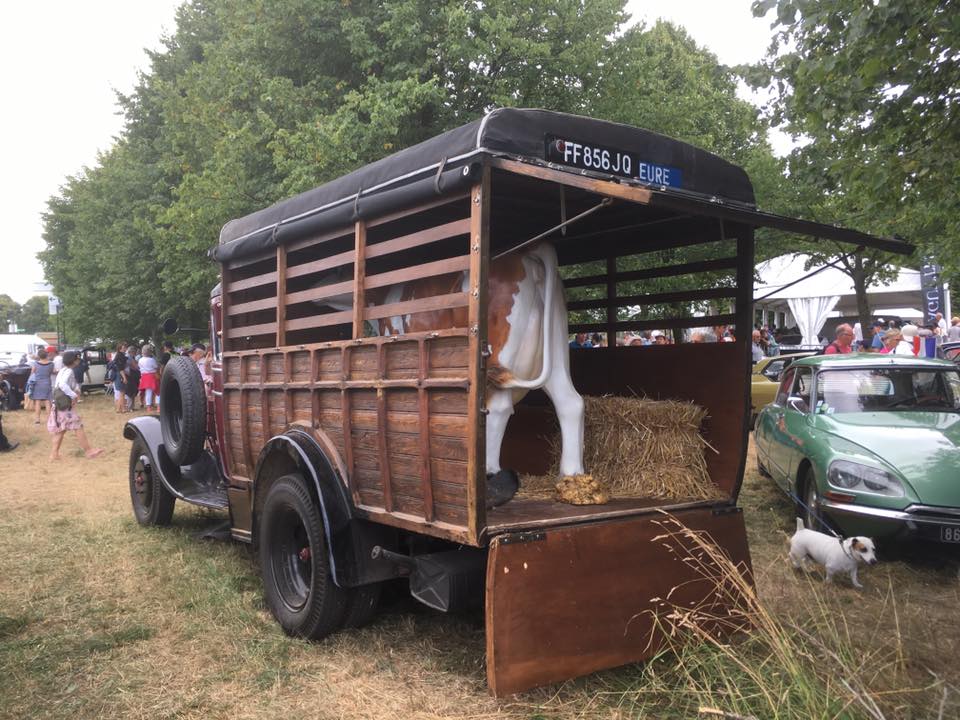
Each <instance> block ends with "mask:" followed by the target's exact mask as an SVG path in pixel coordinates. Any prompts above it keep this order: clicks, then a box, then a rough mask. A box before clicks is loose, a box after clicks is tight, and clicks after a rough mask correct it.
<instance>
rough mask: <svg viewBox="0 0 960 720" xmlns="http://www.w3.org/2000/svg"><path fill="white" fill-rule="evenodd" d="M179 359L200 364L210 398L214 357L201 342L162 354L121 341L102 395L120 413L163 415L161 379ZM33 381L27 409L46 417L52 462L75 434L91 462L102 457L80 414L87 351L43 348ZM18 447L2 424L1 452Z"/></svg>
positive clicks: (34, 361)
mask: <svg viewBox="0 0 960 720" xmlns="http://www.w3.org/2000/svg"><path fill="white" fill-rule="evenodd" d="M175 354H179V355H184V356H187V357H190V358H191V359H193V361H194V362H196V363H197V367H198V369H199V370H200V375H201V377H202V378H203V382H204V387H205V388H206V391H207V395H208V397H209V396H210V391H211V388H212V384H213V377H212V374H211V362H212V352H211V351H209V350H207V347H206V346H205V345H204V344H203V343H195V344H194V345H192V346H190V347H188V348H179V349H177V348H174V345H173V343H172V342H170V341H165V342H164V343H163V344H162V346H161V348H160V352H159V353H157V352H156V351H155V349H154V346H153V345H152V344H150V343H145V344H143V345H141V346H140V347H137V346H135V345H131V344H130V343H126V342H119V343H117V345H116V349H115V351H114V352H111V353H110V354H109V355H108V358H107V367H106V376H105V383H104V386H105V387H104V390H105V392H106V393H107V394H110V395H112V396H113V400H114V411H115V412H116V413H120V414H122V413H130V412H134V411H136V410H137V401H138V400H139V403H140V405H139V407H140V409H141V410H145V411H146V412H148V413H159V411H160V379H161V377H162V376H163V371H164V368H165V367H166V366H167V364H168V363H169V362H170V359H171V357H173V356H174V355H175ZM27 363H28V364H29V366H30V376H29V378H28V379H27V385H26V389H25V405H24V407H25V409H26V410H27V411H28V412H33V414H34V424H35V425H37V426H39V425H40V424H41V418H42V417H43V416H45V417H46V429H47V432H48V433H50V435H51V443H52V447H51V451H50V459H51V460H59V459H60V447H61V445H62V444H63V438H64V436H65V435H66V434H67V433H68V432H72V433H73V434H74V436H75V437H76V438H77V442H78V443H79V445H80V447H81V449H82V450H83V451H84V454H85V455H86V456H87V457H88V458H95V457H99V456H100V455H102V454H103V452H104V451H103V449H102V448H98V447H94V446H92V445H91V443H90V440H89V438H88V437H87V434H86V432H85V430H84V428H83V420H82V418H81V417H80V413H79V411H78V410H77V405H78V404H79V403H80V402H82V397H83V392H82V390H83V386H84V378H86V379H87V381H88V382H87V384H88V385H89V384H92V381H91V378H90V364H89V362H88V361H87V358H86V355H85V353H84V352H83V351H74V350H67V351H64V352H62V353H61V352H58V351H57V348H56V347H53V346H50V347H47V348H41V349H40V350H38V351H37V353H36V355H34V356H31V357H29V358H28V359H27ZM19 444H20V443H18V442H11V441H10V440H9V439H8V438H7V437H6V435H4V433H3V425H2V419H0V452H10V451H12V450H15V449H16V448H17V447H18V446H19Z"/></svg>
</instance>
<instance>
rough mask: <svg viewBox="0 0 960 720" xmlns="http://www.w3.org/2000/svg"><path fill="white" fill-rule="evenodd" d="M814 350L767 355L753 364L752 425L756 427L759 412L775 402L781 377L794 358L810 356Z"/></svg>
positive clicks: (751, 377)
mask: <svg viewBox="0 0 960 720" xmlns="http://www.w3.org/2000/svg"><path fill="white" fill-rule="evenodd" d="M813 354H814V353H812V352H799V353H793V354H791V355H777V356H775V357H766V358H764V359H763V360H761V361H760V362H758V363H756V364H755V365H754V366H753V373H752V374H751V375H750V427H751V428H753V427H756V424H757V413H758V412H760V410H761V409H763V408H764V407H765V406H766V405H769V404H770V403H772V402H773V398H774V397H776V395H777V390H778V389H779V387H780V378H782V377H783V373H784V372H785V371H786V369H787V368H788V367H790V365H791V363H793V361H794V360H799V359H800V358H804V357H810V356H811V355H813Z"/></svg>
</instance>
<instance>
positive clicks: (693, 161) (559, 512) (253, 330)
mask: <svg viewBox="0 0 960 720" xmlns="http://www.w3.org/2000/svg"><path fill="white" fill-rule="evenodd" d="M759 226H770V227H776V228H779V229H782V230H786V231H793V232H800V233H805V234H816V235H818V236H820V237H824V238H833V239H836V240H839V241H844V242H853V243H857V244H861V245H869V246H873V247H884V248H886V249H888V250H894V251H904V250H905V249H907V248H906V246H905V245H904V244H903V243H899V242H897V241H892V240H883V239H880V238H874V237H871V236H868V235H864V234H862V233H857V232H854V231H849V230H843V229H840V228H835V227H831V226H823V225H817V224H815V223H809V222H806V221H801V220H796V219H792V218H785V217H781V216H775V215H770V214H767V213H763V212H760V211H758V210H757V209H756V207H755V205H754V198H753V191H752V188H751V185H750V182H749V179H748V178H747V176H746V174H745V173H744V172H743V171H742V170H740V169H739V168H737V167H736V166H733V165H731V164H729V163H727V162H725V161H723V160H721V159H719V158H717V157H715V156H713V155H710V154H709V153H706V152H703V151H701V150H698V149H696V148H693V147H691V146H689V145H686V144H684V143H681V142H679V141H676V140H672V139H670V138H666V137H663V136H660V135H657V134H655V133H650V132H647V131H643V130H639V129H636V128H631V127H627V126H622V125H617V124H614V123H607V122H602V121H597V120H593V119H588V118H581V117H575V116H570V115H564V114H560V113H552V112H546V111H536V110H515V109H504V110H498V111H495V112H493V113H490V114H489V115H487V116H486V117H485V118H483V119H482V120H480V121H477V122H474V123H471V124H470V125H467V126H465V127H463V128H458V129H457V130H453V131H451V132H449V133H446V134H444V135H441V136H439V137H437V138H433V139H431V140H428V141H426V142H424V143H421V144H420V145H417V146H414V147H411V148H408V149H407V150H404V151H402V152H400V153H397V154H396V155H394V156H391V157H388V158H385V159H384V160H381V161H378V162H376V163H373V164H372V165H369V166H366V167H364V168H361V169H360V170H357V171H355V172H354V173H351V174H350V175H347V176H344V177H343V178H340V179H338V180H335V181H333V182H331V183H328V184H327V185H324V186H321V187H320V188H317V189H315V190H312V191H309V192H307V193H303V194H302V195H300V196H297V197H295V198H291V199H289V200H285V201H283V202H280V203H278V204H277V205H274V206H272V207H270V208H267V209H265V210H262V211H260V212H258V213H254V214H253V215H250V216H247V217H245V218H241V219H238V220H235V221H233V222H231V223H228V224H227V225H226V226H225V227H224V229H223V232H222V234H221V242H220V244H219V245H218V247H217V248H216V250H215V251H214V256H215V258H216V259H217V260H218V261H219V262H220V263H221V267H222V278H221V285H220V286H219V289H218V290H217V291H215V292H214V294H213V296H212V299H211V302H212V310H213V311H212V320H211V323H212V335H213V337H214V350H215V353H214V360H213V364H212V368H211V369H212V377H213V388H212V393H211V394H210V396H211V399H210V405H209V417H208V419H207V431H206V449H205V450H204V452H205V453H206V454H207V455H209V457H210V459H212V462H213V464H212V465H210V462H211V460H210V459H208V460H204V461H203V462H201V461H196V462H193V464H192V465H184V466H182V467H180V470H179V471H178V470H177V469H176V468H175V467H174V465H176V463H171V462H170V461H169V460H167V461H164V460H163V455H164V452H165V450H164V442H163V440H162V439H158V438H159V435H158V430H157V429H156V428H155V427H152V426H150V427H148V424H147V423H145V422H141V423H140V424H139V425H137V424H136V422H137V421H135V422H134V423H131V425H130V426H128V428H129V431H128V437H130V438H131V439H134V438H135V437H141V438H143V439H144V445H143V446H138V447H139V449H138V448H135V452H134V456H133V457H132V458H131V473H132V475H131V478H132V479H131V483H132V484H131V491H132V492H135V490H134V485H133V483H134V476H135V475H136V473H137V472H141V475H140V476H137V477H140V478H141V480H142V477H146V475H143V473H144V472H145V468H146V469H147V470H150V471H151V472H153V473H154V476H155V477H156V478H157V480H158V481H159V482H158V484H157V485H156V490H155V492H156V493H170V494H172V495H173V496H175V497H178V498H181V499H184V500H187V501H196V502H199V504H207V505H214V506H221V507H226V508H228V509H229V513H230V524H231V532H232V535H233V536H234V537H235V538H237V539H239V540H243V541H255V542H259V543H260V544H263V543H264V542H273V540H271V538H274V537H278V538H281V539H282V538H283V537H285V536H283V534H282V532H281V531H280V530H276V531H275V530H272V529H271V530H270V531H264V530H262V529H261V514H262V513H263V512H264V508H265V507H267V506H269V507H272V506H273V505H272V504H271V501H269V500H268V496H269V495H270V492H271V486H272V485H273V484H275V483H276V482H277V481H278V479H280V478H288V477H290V476H291V474H293V476H294V477H300V478H302V480H303V483H304V485H305V487H306V489H307V491H309V494H310V496H311V497H312V498H313V500H312V502H313V503H315V504H316V506H317V507H318V508H319V511H320V515H321V516H322V519H323V530H324V537H323V541H324V543H323V552H324V553H325V554H326V555H327V556H328V559H329V562H328V563H327V564H326V565H325V566H324V567H323V568H320V569H319V570H318V567H317V566H309V567H307V566H304V567H300V566H298V565H297V561H296V558H294V560H293V561H291V562H292V565H291V564H290V563H287V565H284V567H287V566H289V567H291V568H292V570H291V571H290V572H292V573H293V576H295V577H294V579H296V575H297V573H298V572H301V573H306V574H307V575H309V577H307V580H308V584H309V582H314V580H313V579H312V578H313V576H312V575H310V574H309V573H315V572H319V571H320V570H323V571H324V572H327V573H328V574H329V575H330V578H331V582H332V583H333V584H334V585H336V586H337V587H339V588H341V589H342V590H343V592H345V593H350V592H353V593H357V592H360V591H363V590H364V589H365V588H366V589H367V590H369V589H370V588H371V587H374V586H376V584H377V583H379V582H383V581H384V580H387V579H389V578H392V577H396V576H398V575H399V576H403V575H409V576H410V577H411V589H412V590H414V587H413V586H414V584H416V585H417V588H418V589H419V590H420V591H421V592H420V594H418V592H417V591H416V590H414V594H415V595H417V596H418V597H419V598H420V599H421V600H424V601H425V602H428V604H432V605H434V606H435V607H441V608H444V609H447V608H452V607H455V606H457V605H458V604H461V603H460V602H458V601H455V599H459V600H462V599H463V595H464V594H465V593H467V594H472V595H474V596H475V598H476V599H477V600H479V599H480V598H481V597H483V598H484V600H483V602H484V603H485V611H486V623H487V673H488V680H489V684H490V687H491V689H492V691H493V692H495V693H498V694H504V693H510V692H516V691H519V690H523V689H525V688H529V687H532V686H535V685H539V684H544V683H548V682H552V681H557V680H562V679H565V678H569V677H573V676H577V675H582V674H585V673H588V672H591V671H594V670H597V669H600V668H605V667H611V666H614V665H617V664H622V663H625V662H629V661H633V660H637V659H641V658H644V657H649V656H650V655H652V654H653V653H654V652H655V651H656V650H657V649H658V648H659V647H661V646H662V637H660V636H659V635H658V634H657V631H656V626H657V621H656V614H657V613H656V608H655V607H651V604H650V602H651V598H660V597H666V596H667V594H668V593H670V591H671V589H676V588H680V589H679V590H676V593H675V595H676V598H680V599H682V600H683V601H684V602H690V603H701V602H705V601H708V600H709V598H711V597H713V595H714V594H715V593H716V588H715V587H712V586H711V583H710V581H709V580H708V579H706V578H704V577H703V576H702V575H700V574H698V571H697V570H696V569H695V568H694V567H693V566H692V564H690V563H684V562H681V561H678V558H679V557H680V556H681V555H682V553H683V551H684V549H683V547H681V546H682V543H681V546H678V547H677V548H674V549H673V550H669V549H667V548H665V547H664V541H663V539H662V537H661V536H662V535H663V534H664V522H665V517H666V516H665V515H664V513H663V512H661V511H667V512H669V513H670V514H671V515H672V516H673V518H675V519H676V520H677V521H679V522H680V523H682V524H683V525H684V526H686V527H688V528H690V529H692V530H694V531H702V532H705V533H709V535H710V536H711V538H712V540H713V541H714V542H715V543H717V544H718V545H719V546H720V548H722V549H723V550H724V551H725V552H726V553H727V554H728V556H729V557H730V558H731V560H732V561H733V562H734V563H738V564H740V566H741V567H742V568H743V570H744V572H745V573H746V574H747V575H748V576H749V572H750V571H749V553H748V549H747V543H746V536H745V531H744V526H743V518H742V514H741V513H740V511H739V509H738V508H737V506H736V499H737V495H738V492H739V489H740V484H741V482H742V479H743V474H744V464H745V460H746V451H747V441H748V432H749V427H748V424H749V419H750V418H749V412H750V398H749V391H750V382H749V373H750V366H751V339H750V329H751V328H752V324H753V316H752V298H751V293H752V286H753V269H754V239H753V232H754V228H755V227H759ZM544 241H549V242H550V243H552V244H553V246H554V248H555V250H556V253H557V257H558V259H559V263H560V266H561V272H562V276H563V279H564V286H565V291H566V293H567V307H568V310H569V311H570V312H571V313H572V314H575V315H572V317H573V318H574V319H573V321H571V322H570V331H571V332H588V333H594V332H597V333H600V334H601V335H602V336H603V337H605V338H606V339H607V347H602V348H593V349H571V350H570V375H571V377H572V379H573V383H574V385H575V387H576V389H577V390H578V392H579V393H580V394H582V395H588V396H604V395H621V396H628V397H632V396H639V397H647V398H652V399H675V400H686V401H691V402H693V403H696V404H697V405H699V406H701V407H703V408H705V409H706V410H707V415H708V416H707V419H706V420H705V421H704V423H703V426H702V427H701V434H702V436H703V438H704V440H705V442H706V443H707V444H708V445H709V447H710V448H711V449H712V450H713V451H711V452H707V453H706V462H707V468H708V472H709V477H710V480H711V481H712V482H713V483H714V484H715V485H716V487H717V488H719V490H720V491H721V493H720V494H721V495H722V496H723V499H722V500H717V499H711V500H703V499H698V498H686V499H683V498H681V499H673V500H670V501H665V500H663V499H658V498H653V497H615V498H613V499H612V500H611V501H610V502H609V503H607V504H603V505H570V504H566V503H561V502H556V501H553V500H549V499H532V498H523V497H522V496H518V497H516V498H514V499H513V500H511V501H509V502H507V503H505V504H503V505H501V506H499V507H494V508H488V507H487V502H486V500H487V498H486V480H487V477H486V471H485V467H486V465H485V442H484V437H485V418H486V406H485V401H486V397H487V392H488V388H489V382H488V381H489V378H488V377H487V368H488V362H489V346H490V345H489V344H490V342H491V338H490V336H489V334H488V331H489V330H490V329H489V328H488V316H489V314H490V313H491V312H497V309H496V308H491V306H490V304H489V302H490V301H489V297H490V285H489V282H490V278H489V275H488V273H489V267H490V263H491V260H492V259H493V258H496V257H498V256H501V255H503V254H506V253H511V252H518V251H520V250H522V249H523V248H526V247H529V246H530V245H531V244H532V243H535V242H544ZM427 281H429V282H427ZM411 283H420V285H421V286H423V287H430V288H432V290H430V294H423V293H421V294H420V295H418V296H417V297H416V298H413V299H409V298H408V297H406V296H405V295H404V288H406V287H408V286H409V285H410V284H411ZM508 311H509V308H507V309H505V310H504V312H508ZM398 317H402V318H407V319H411V318H413V319H415V322H413V325H414V326H416V327H418V328H419V329H418V330H417V331H415V332H404V333H400V332H396V330H397V327H398V326H397V324H396V322H395V318H398ZM411 322H412V321H411ZM720 325H731V326H735V327H736V328H737V331H738V332H737V333H736V340H735V341H734V342H716V343H709V344H699V343H689V342H678V343H676V344H672V345H665V346H655V347H633V346H629V347H618V346H617V343H616V337H617V333H621V332H624V331H637V332H639V331H643V330H652V329H658V330H666V331H673V332H674V333H675V336H676V337H677V338H678V339H682V337H683V333H682V331H683V330H684V329H689V328H704V327H714V326H720ZM385 333H389V334H385ZM163 402H164V403H166V399H165V398H164V400H163ZM139 420H142V421H148V420H152V419H147V418H143V419H139ZM555 424H556V416H555V411H554V409H553V407H552V406H551V405H550V403H549V402H547V399H546V397H545V396H544V395H543V393H542V392H539V391H533V392H531V393H529V394H528V395H527V396H526V397H525V398H523V400H522V401H521V402H519V403H518V404H517V406H516V408H515V413H514V415H513V417H512V418H511V420H510V422H509V424H508V426H507V431H506V435H505V439H504V444H503V450H502V453H501V459H502V463H503V466H504V467H509V468H511V469H514V470H516V471H518V472H519V473H521V475H523V474H531V475H543V474H545V473H547V472H549V471H550V465H551V458H552V456H551V447H550V441H549V437H550V435H551V432H552V431H553V428H554V426H555ZM148 436H149V437H148ZM144 448H146V450H148V452H147V451H145V450H144ZM138 462H139V465H137V463H138ZM203 463H206V465H207V466H209V467H215V468H216V472H215V473H214V472H213V470H210V471H209V474H211V477H209V478H208V479H207V480H204V479H203V478H198V471H196V470H194V468H195V467H196V466H198V465H200V464H203ZM137 468H139V470H137ZM587 471H588V472H589V468H587ZM201 474H202V473H201ZM213 474H215V475H216V479H215V482H214V480H213V478H212V475H213ZM190 477H192V478H193V480H194V481H195V482H194V484H193V485H190V484H189V482H188V481H187V480H184V478H188V479H189V478H190ZM285 482H289V481H285ZM138 487H139V486H138ZM185 488H186V489H185ZM190 488H192V490H190ZM190 492H193V493H194V497H193V498H191V496H190ZM201 500H203V502H200V501H201ZM279 502H280V501H279V500H278V501H276V502H274V503H273V504H277V503H279ZM134 504H135V507H136V505H137V498H136V496H135V497H134ZM171 507H172V501H171ZM284 507H285V506H284ZM138 517H139V515H138ZM284 517H286V516H284ZM272 525H276V523H272ZM657 538H660V539H657ZM277 542H280V541H279V540H278V541H277ZM305 547H307V548H308V550H307V553H306V554H307V557H308V558H309V557H310V556H311V554H310V550H312V551H313V554H314V555H315V554H316V553H317V552H320V550H321V547H320V545H318V544H316V543H315V542H314V541H313V540H311V541H310V542H309V543H308V544H307V545H305ZM688 549H689V548H688ZM298 552H299V555H298V556H297V557H299V558H301V559H302V558H303V555H304V551H303V549H302V548H301V549H299V550H298ZM261 553H263V550H261ZM264 557H266V556H264V555H263V554H261V558H264ZM421 560H422V562H421ZM267 561H269V558H268V560H267ZM267 561H265V562H267ZM278 562H280V561H278ZM284 562H287V561H285V560H284V561H282V562H280V565H283V563H284ZM430 562H433V563H435V564H434V565H429V563H430ZM418 563H420V564H418ZM428 565H429V568H430V569H429V570H428V569H425V568H427V566H428ZM298 568H299V569H298ZM304 568H305V569H304ZM282 569H283V568H281V570H282ZM307 571H309V572H307ZM283 572H286V571H285V570H284V571H283ZM428 572H434V573H435V576H437V577H439V576H441V575H443V573H447V574H448V576H449V577H448V578H447V580H445V581H444V582H446V583H447V584H446V585H443V582H441V583H440V585H442V586H443V587H438V586H437V585H431V584H430V582H429V581H428V580H427V579H426V578H425V574H427V573H428ZM418 573H419V575H418ZM268 575H269V577H270V578H272V577H274V575H273V574H268V573H266V572H265V582H268V577H267V576H268ZM282 575H283V573H282V572H281V579H280V580H278V581H277V582H278V583H280V584H281V586H282V584H283V582H284V580H283V577H282ZM444 577H447V576H444ZM477 578H479V580H478V579H477ZM308 590H309V588H308ZM369 594H370V593H369V592H368V593H367V594H363V593H362V592H361V596H362V597H363V598H368V597H369ZM307 595H308V596H309V592H307ZM681 596H682V597H681ZM296 597H299V596H296ZM350 598H354V596H353V595H350ZM431 598H432V600H431ZM308 601H309V602H313V601H312V600H309V597H308ZM349 602H354V600H350V601H349ZM349 602H348V605H349ZM358 602H359V601H358ZM275 614H277V613H276V612H275ZM278 618H279V619H280V620H281V624H284V620H283V618H282V617H280V616H279V615H278ZM335 625H337V622H336V621H331V624H330V627H329V628H328V629H332V630H335V629H336V627H335ZM285 629H287V630H288V632H289V631H291V628H290V627H288V626H286V625H285ZM293 632H294V633H295V634H296V633H298V632H299V631H298V630H296V628H293ZM309 634H312V635H314V636H318V635H322V634H325V633H321V632H311V633H309Z"/></svg>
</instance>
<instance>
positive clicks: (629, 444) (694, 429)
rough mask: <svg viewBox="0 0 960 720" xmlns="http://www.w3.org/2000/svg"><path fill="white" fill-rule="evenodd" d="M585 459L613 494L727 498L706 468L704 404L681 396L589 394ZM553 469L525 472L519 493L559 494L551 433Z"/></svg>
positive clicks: (554, 440) (556, 439)
mask: <svg viewBox="0 0 960 720" xmlns="http://www.w3.org/2000/svg"><path fill="white" fill-rule="evenodd" d="M584 402H585V405H586V408H585V418H584V421H585V422H584V438H583V439H584V455H583V463H584V467H585V468H586V470H587V472H589V473H590V474H591V475H592V476H593V477H594V478H595V479H596V481H598V482H599V483H600V484H601V485H602V486H605V487H607V488H609V490H610V494H611V495H612V496H613V497H621V498H624V497H649V498H663V499H667V500H680V499H698V500H699V499H714V498H717V499H719V498H722V497H723V493H721V492H720V490H719V489H718V488H717V487H716V485H714V484H713V482H712V481H711V480H710V476H709V474H708V472H707V463H706V460H705V458H704V449H705V447H707V445H706V443H705V442H704V440H703V438H702V437H701V436H700V425H701V423H702V422H703V420H704V418H705V417H706V415H707V413H706V410H704V409H703V408H702V407H699V406H698V405H695V404H693V403H690V402H683V401H679V400H648V399H645V398H637V397H619V396H613V395H609V396H604V397H592V396H586V397H584ZM550 450H551V454H552V456H553V467H552V470H551V472H550V473H549V474H548V475H546V476H542V477H535V476H524V477H523V478H522V479H521V484H520V493H519V495H518V497H529V498H548V497H550V498H553V499H558V498H557V493H558V492H559V490H560V488H558V487H557V478H558V476H559V457H560V437H559V433H556V434H554V435H553V436H552V437H551V438H550Z"/></svg>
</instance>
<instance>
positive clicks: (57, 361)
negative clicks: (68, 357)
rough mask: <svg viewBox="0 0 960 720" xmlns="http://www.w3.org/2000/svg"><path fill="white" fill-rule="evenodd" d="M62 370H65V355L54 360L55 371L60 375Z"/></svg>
mask: <svg viewBox="0 0 960 720" xmlns="http://www.w3.org/2000/svg"><path fill="white" fill-rule="evenodd" d="M61 370H63V355H57V356H56V357H55V358H54V359H53V371H54V372H57V373H58V372H60V371H61Z"/></svg>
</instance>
